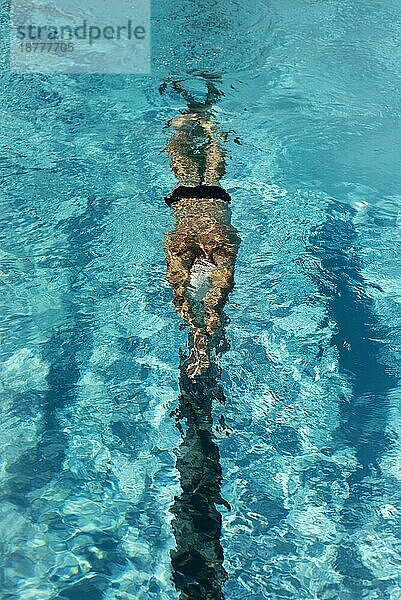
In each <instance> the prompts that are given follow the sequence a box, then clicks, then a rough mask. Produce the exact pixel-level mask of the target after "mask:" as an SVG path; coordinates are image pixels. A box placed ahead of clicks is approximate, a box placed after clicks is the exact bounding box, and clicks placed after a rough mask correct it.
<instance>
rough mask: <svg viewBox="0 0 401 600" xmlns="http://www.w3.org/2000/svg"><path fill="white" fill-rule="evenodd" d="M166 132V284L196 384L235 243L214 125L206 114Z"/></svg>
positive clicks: (216, 326) (189, 116) (181, 120)
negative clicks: (170, 224) (169, 173)
mask: <svg viewBox="0 0 401 600" xmlns="http://www.w3.org/2000/svg"><path fill="white" fill-rule="evenodd" d="M171 126H172V127H173V128H174V130H175V132H174V134H173V135H172V137H171V139H170V141H169V143H168V145H167V148H166V150H167V153H168V155H169V157H170V163H171V168H172V170H173V172H174V174H175V176H176V178H177V179H178V182H179V183H178V185H177V187H176V188H175V189H174V190H173V192H172V194H171V195H170V196H168V197H167V198H166V202H167V204H168V205H169V206H171V208H172V210H173V215H174V219H175V222H176V225H175V228H174V230H173V231H171V232H169V233H168V234H167V236H166V244H165V248H166V261H167V281H168V282H169V284H170V286H171V288H172V290H173V294H174V300H173V301H174V305H175V307H176V309H177V312H178V314H179V315H180V316H181V318H182V319H183V320H184V322H185V323H186V324H187V325H188V327H189V330H190V333H191V336H192V343H191V344H190V356H189V362H188V366H187V373H188V376H189V377H190V378H191V379H195V378H196V377H197V376H198V375H200V374H202V373H203V372H204V371H206V370H207V369H208V367H209V366H210V352H211V349H212V347H213V341H214V338H215V334H217V333H218V331H219V330H220V328H221V326H222V311H223V308H224V305H225V303H226V301H227V297H228V295H229V293H230V291H231V290H232V288H233V285H234V266H235V260H236V256H237V252H238V248H239V244H240V238H239V235H238V232H237V230H236V229H235V227H233V226H232V225H231V211H230V208H229V203H230V201H231V199H230V196H229V194H228V193H227V192H226V191H225V190H224V189H223V188H222V187H221V185H220V179H221V177H222V176H223V175H224V172H225V166H224V155H223V151H222V149H221V148H220V145H219V141H218V137H217V133H216V126H215V124H214V123H213V121H212V120H211V118H210V116H209V115H208V114H207V112H206V111H197V112H188V113H186V114H183V115H181V116H179V117H177V118H176V119H173V120H172V121H171ZM202 142H203V143H202Z"/></svg>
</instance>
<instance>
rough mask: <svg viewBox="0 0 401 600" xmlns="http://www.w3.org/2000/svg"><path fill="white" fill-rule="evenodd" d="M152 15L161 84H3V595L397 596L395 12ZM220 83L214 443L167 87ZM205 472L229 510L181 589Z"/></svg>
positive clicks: (309, 5) (120, 79) (158, 11)
mask: <svg viewBox="0 0 401 600" xmlns="http://www.w3.org/2000/svg"><path fill="white" fill-rule="evenodd" d="M152 18H153V32H152V61H153V71H152V75H151V76H149V77H136V76H126V75H124V76H123V75H110V76H101V75H85V76H73V75H70V76H67V75H30V76H29V75H10V74H9V73H8V72H7V68H6V60H5V59H4V56H5V55H3V59H4V60H3V65H4V69H3V71H2V73H1V98H2V102H1V106H0V140H1V166H0V169H1V173H0V174H1V200H0V201H1V211H0V220H1V228H0V239H1V247H0V257H1V265H0V271H1V273H0V275H1V277H0V286H1V305H2V320H1V351H0V358H1V363H2V365H1V384H0V385H1V404H0V410H1V418H0V428H1V434H0V446H1V452H0V457H1V458H0V465H1V470H0V477H1V500H0V515H1V518H0V546H1V549H0V552H1V559H2V569H1V583H0V590H1V592H0V595H1V598H4V599H10V600H14V599H20V598H21V599H22V600H48V599H53V598H62V599H70V600H80V599H81V598H82V599H84V598H85V599H86V600H96V599H98V598H99V599H100V598H102V599H103V598H104V599H106V600H112V599H113V600H148V599H149V600H151V599H154V598H158V599H162V600H163V599H166V600H167V599H171V600H173V599H178V598H179V597H180V593H181V598H182V600H184V599H185V598H200V599H203V598H205V599H206V598H207V599H211V600H215V599H218V598H223V597H224V598H226V600H240V599H241V600H242V599H243V600H260V599H262V598H268V599H269V600H279V599H294V600H312V599H318V600H337V599H341V600H362V599H363V600H365V599H366V600H379V599H380V600H381V599H383V600H384V599H386V600H399V599H400V598H401V581H400V573H401V537H400V533H401V531H400V511H401V466H400V465H401V440H400V436H401V404H400V402H401V388H400V386H399V359H400V351H401V347H400V332H401V311H400V305H401V268H400V264H401V261H400V258H401V243H400V226H401V220H400V212H399V211H400V209H399V206H400V201H401V170H400V168H399V165H400V162H401V145H400V139H401V96H400V93H399V89H400V84H401V49H400V48H401V46H400V40H401V16H400V3H399V0H382V1H381V2H379V1H378V0H366V1H365V2H358V0H271V1H268V0H264V1H261V0H256V1H255V2H250V1H248V0H244V1H243V2H237V0H230V1H229V2H223V1H222V0H197V2H196V3H195V2H190V1H189V0H177V1H176V2H172V1H171V2H170V1H167V0H160V1H159V2H154V5H153V16H152ZM1 24H2V31H3V33H4V32H5V31H6V30H7V26H8V25H7V14H6V11H5V9H4V11H3V13H2V17H1ZM207 74H209V75H210V74H212V75H213V76H215V77H217V78H219V80H220V83H219V84H218V86H219V89H221V91H222V92H223V94H224V95H222V96H221V100H220V101H219V103H218V104H217V105H216V109H215V112H216V118H217V121H218V124H219V127H220V128H221V130H223V131H231V133H230V134H229V140H228V142H227V146H226V148H227V174H226V176H225V179H224V182H223V183H224V185H225V187H226V189H228V191H229V192H230V193H231V195H232V198H233V201H232V213H233V223H234V225H235V226H236V228H237V229H238V231H239V232H240V235H241V238H242V244H241V247H240V251H239V256H238V261H237V266H236V275H235V281H236V285H235V289H234V291H233V292H232V294H231V296H230V301H229V303H228V304H227V307H226V314H227V316H228V318H229V323H228V325H227V338H228V339H229V340H230V349H229V350H227V351H226V352H225V353H224V354H223V355H222V356H221V358H220V359H219V360H220V364H221V376H220V377H221V378H220V384H221V389H222V390H223V392H224V396H225V400H226V401H225V404H224V405H223V404H221V403H219V402H218V401H216V400H213V398H212V397H211V396H210V395H209V396H207V398H206V399H205V400H204V402H205V405H204V406H203V407H201V408H200V409H199V411H200V412H199V414H200V415H201V417H202V418H204V419H205V422H207V423H206V425H205V426H204V427H205V428H206V430H207V431H208V435H207V436H206V437H207V449H206V450H204V449H203V450H199V448H200V446H199V444H198V442H199V439H198V438H197V437H196V435H194V431H195V432H196V427H195V429H194V427H193V423H192V425H191V419H192V418H193V416H192V417H191V415H190V411H189V412H188V411H187V413H185V410H184V408H185V407H184V408H183V405H182V406H181V412H180V413H177V407H178V397H179V394H180V388H179V364H180V348H183V349H185V347H186V343H187V333H186V331H185V330H182V329H180V327H179V325H180V321H179V318H178V316H177V314H176V313H175V310H174V306H173V304H172V302H171V300H172V295H171V291H170V289H169V287H168V284H167V282H166V281H165V263H164V250H163V243H164V235H165V232H166V231H168V230H169V229H171V228H172V226H173V221H172V217H171V214H170V211H169V209H168V207H167V206H166V205H165V204H164V202H163V197H164V196H165V195H166V194H167V193H168V192H169V191H170V190H171V188H172V187H173V185H174V183H175V182H174V178H173V175H172V173H171V171H170V169H169V165H168V161H167V157H166V155H165V153H163V152H162V150H163V148H164V147H165V145H166V142H167V135H168V131H167V130H165V129H163V127H164V125H165V124H166V122H167V121H168V120H169V119H171V118H172V117H173V116H175V115H177V114H178V113H179V111H180V110H184V109H185V103H184V102H183V100H182V98H181V97H180V96H179V95H177V94H174V93H173V92H172V88H171V86H167V89H166V92H165V93H164V94H162V95H161V94H160V93H159V86H160V85H161V84H162V83H163V82H169V81H180V82H181V84H182V86H184V87H185V88H186V89H188V90H190V91H191V92H192V93H193V94H194V95H196V96H197V97H199V98H200V99H201V98H202V97H203V95H204V90H205V84H204V81H205V76H206V75H207ZM217 380H218V377H217V379H216V381H217ZM212 401H213V409H211V403H212ZM181 404H182V402H181ZM209 409H210V410H213V417H214V425H213V426H212V424H211V422H210V410H209ZM174 411H176V412H175V413H174ZM202 411H204V413H203V412H202ZM207 411H209V413H208V415H206V413H207ZM172 413H174V414H172ZM174 415H175V416H176V418H174ZM177 415H178V417H179V416H185V415H186V416H187V423H185V419H184V418H183V419H181V421H182V423H183V424H182V435H181V433H180V431H179V429H178V428H177V427H176V424H177V421H179V420H180V419H178V418H177ZM188 415H189V416H188ZM202 415H203V416H202ZM198 416H199V415H198ZM222 416H223V419H224V421H222V423H223V426H220V425H219V422H220V420H221V417H222ZM224 422H225V425H224ZM212 432H214V438H213V436H212V435H211V433H212ZM228 434H229V435H228ZM205 447H206V446H205ZM180 448H181V450H180ZM191 453H192V454H191ZM196 453H197V454H196ZM202 453H203V454H202ZM197 461H198V462H197ZM202 461H203V463H202ZM199 464H200V466H199ZM191 465H192V470H191ZM193 465H195V466H196V465H197V466H198V467H199V468H200V469H201V470H202V469H205V473H206V475H207V476H208V477H210V479H211V483H210V486H211V487H210V489H211V490H212V491H213V490H214V492H213V493H215V494H216V498H217V496H218V494H219V493H220V492H221V497H222V499H224V503H223V504H218V505H217V509H218V512H217V511H215V512H213V515H212V517H213V519H214V522H215V523H216V524H217V525H216V526H215V527H214V529H213V532H212V533H213V535H212V534H210V535H211V537H212V538H213V539H214V542H215V546H214V548H215V553H213V552H212V551H211V552H210V560H209V563H208V564H207V565H206V566H207V571H206V576H205V577H204V580H205V581H206V580H207V581H209V582H210V587H209V588H208V591H205V588H202V590H203V591H202V590H201V591H199V589H200V588H197V585H198V584H199V582H197V576H198V575H197V574H196V573H195V574H194V576H193V582H192V583H193V590H195V591H193V592H192V595H190V594H189V595H188V593H187V592H186V591H185V589H184V587H185V586H184V587H183V586H181V588H180V583H179V581H178V580H177V577H176V578H175V580H176V583H177V581H178V583H177V587H176V586H175V585H174V583H173V579H172V575H173V570H174V568H175V567H174V564H173V566H172V560H171V556H172V555H171V551H173V552H174V547H175V545H176V543H177V540H178V541H179V539H181V542H182V543H183V544H184V545H185V543H186V542H185V539H186V536H187V537H190V535H191V531H189V530H188V529H185V523H186V521H185V519H186V518H187V517H188V515H186V514H185V506H186V505H185V502H186V501H188V498H185V490H184V493H183V491H182V489H181V483H180V482H182V481H183V478H185V477H186V473H189V478H190V479H191V477H192V473H193ZM208 469H209V470H208ZM219 469H221V474H222V482H220V474H219V473H220V471H219ZM213 474H214V475H213ZM213 478H214V479H213ZM220 483H221V490H220V491H219V489H220ZM213 486H214V487H213ZM180 498H181V500H179V499H180ZM213 498H214V496H213ZM217 499H218V498H217ZM227 503H228V504H229V505H230V507H231V510H229V508H228V504H227ZM212 504H213V506H214V501H213V502H212ZM174 506H175V508H172V507H174ZM180 507H181V508H180ZM209 509H210V507H209ZM209 509H208V510H209ZM210 510H212V509H210ZM218 514H221V515H222V526H221V532H220V531H219V526H218V523H219V517H218ZM174 515H175V516H176V521H175V526H174V520H173V516H174ZM209 516H210V515H209ZM206 517H207V515H206ZM206 517H205V519H204V521H205V523H204V524H203V525H202V526H200V528H201V529H202V527H203V534H204V536H206V538H207V536H208V531H209V530H208V526H209V525H210V523H209V522H208V519H207V518H206ZM213 519H211V520H212V521H213ZM188 522H189V521H188ZM188 522H187V525H188ZM180 523H181V525H180V526H182V527H183V532H184V533H181V534H179V533H177V527H178V525H179V524H180ZM177 524H178V525H177ZM174 534H175V535H176V538H175V535H174ZM180 535H181V538H180ZM213 536H214V537H213ZM216 556H217V557H218V558H217V559H216ZM222 556H224V562H223V559H222ZM219 557H220V558H219ZM173 563H174V561H173ZM225 573H226V574H227V575H225ZM205 585H206V584H205ZM196 590H198V591H196Z"/></svg>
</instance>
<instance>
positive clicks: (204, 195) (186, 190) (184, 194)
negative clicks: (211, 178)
mask: <svg viewBox="0 0 401 600" xmlns="http://www.w3.org/2000/svg"><path fill="white" fill-rule="evenodd" d="M184 198H194V199H196V198H199V199H201V200H225V201H226V202H231V196H230V194H229V193H228V192H226V191H225V190H223V188H221V187H220V186H218V185H197V186H195V187H191V186H187V185H180V186H178V187H177V188H175V190H174V191H173V192H172V193H171V194H170V196H166V198H165V201H166V203H167V204H168V205H169V206H171V205H172V204H174V203H175V202H179V200H183V199H184Z"/></svg>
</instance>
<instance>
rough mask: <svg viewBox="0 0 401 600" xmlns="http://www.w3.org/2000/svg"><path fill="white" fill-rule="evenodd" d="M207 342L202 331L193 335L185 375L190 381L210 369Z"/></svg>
mask: <svg viewBox="0 0 401 600" xmlns="http://www.w3.org/2000/svg"><path fill="white" fill-rule="evenodd" d="M208 342H209V340H208V337H207V335H206V334H205V333H204V332H203V331H197V332H196V333H195V334H194V341H193V348H192V350H191V353H190V355H189V364H188V366H187V374H188V377H189V378H190V379H191V380H192V381H194V380H195V379H196V377H198V376H199V375H202V373H204V372H205V371H207V369H208V368H209V367H210V359H209V348H208Z"/></svg>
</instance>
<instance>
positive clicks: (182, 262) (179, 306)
mask: <svg viewBox="0 0 401 600" xmlns="http://www.w3.org/2000/svg"><path fill="white" fill-rule="evenodd" d="M165 247H166V253H167V254H166V262H167V277H166V278H167V281H168V283H169V284H170V286H171V289H172V290H173V296H174V298H173V302H174V305H175V308H176V310H177V312H178V314H179V315H180V317H181V318H182V319H183V321H184V322H185V323H186V324H187V325H188V327H189V329H190V332H191V335H192V347H191V350H190V357H189V363H188V367H187V372H188V376H189V377H190V378H192V379H193V378H194V377H196V376H197V375H200V373H202V372H203V371H205V370H206V369H207V368H208V367H209V365H210V360H209V351H208V337H207V335H206V333H205V331H204V329H203V328H202V327H201V326H200V325H199V323H198V322H197V320H196V317H195V315H194V313H193V310H192V304H191V301H190V299H189V298H188V296H187V287H188V284H189V281H190V271H191V267H192V265H193V264H194V261H195V254H194V253H193V252H191V251H190V250H187V251H185V250H184V251H182V247H181V244H180V243H179V242H177V240H176V239H174V237H173V236H171V235H170V236H167V241H166V246H165Z"/></svg>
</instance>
